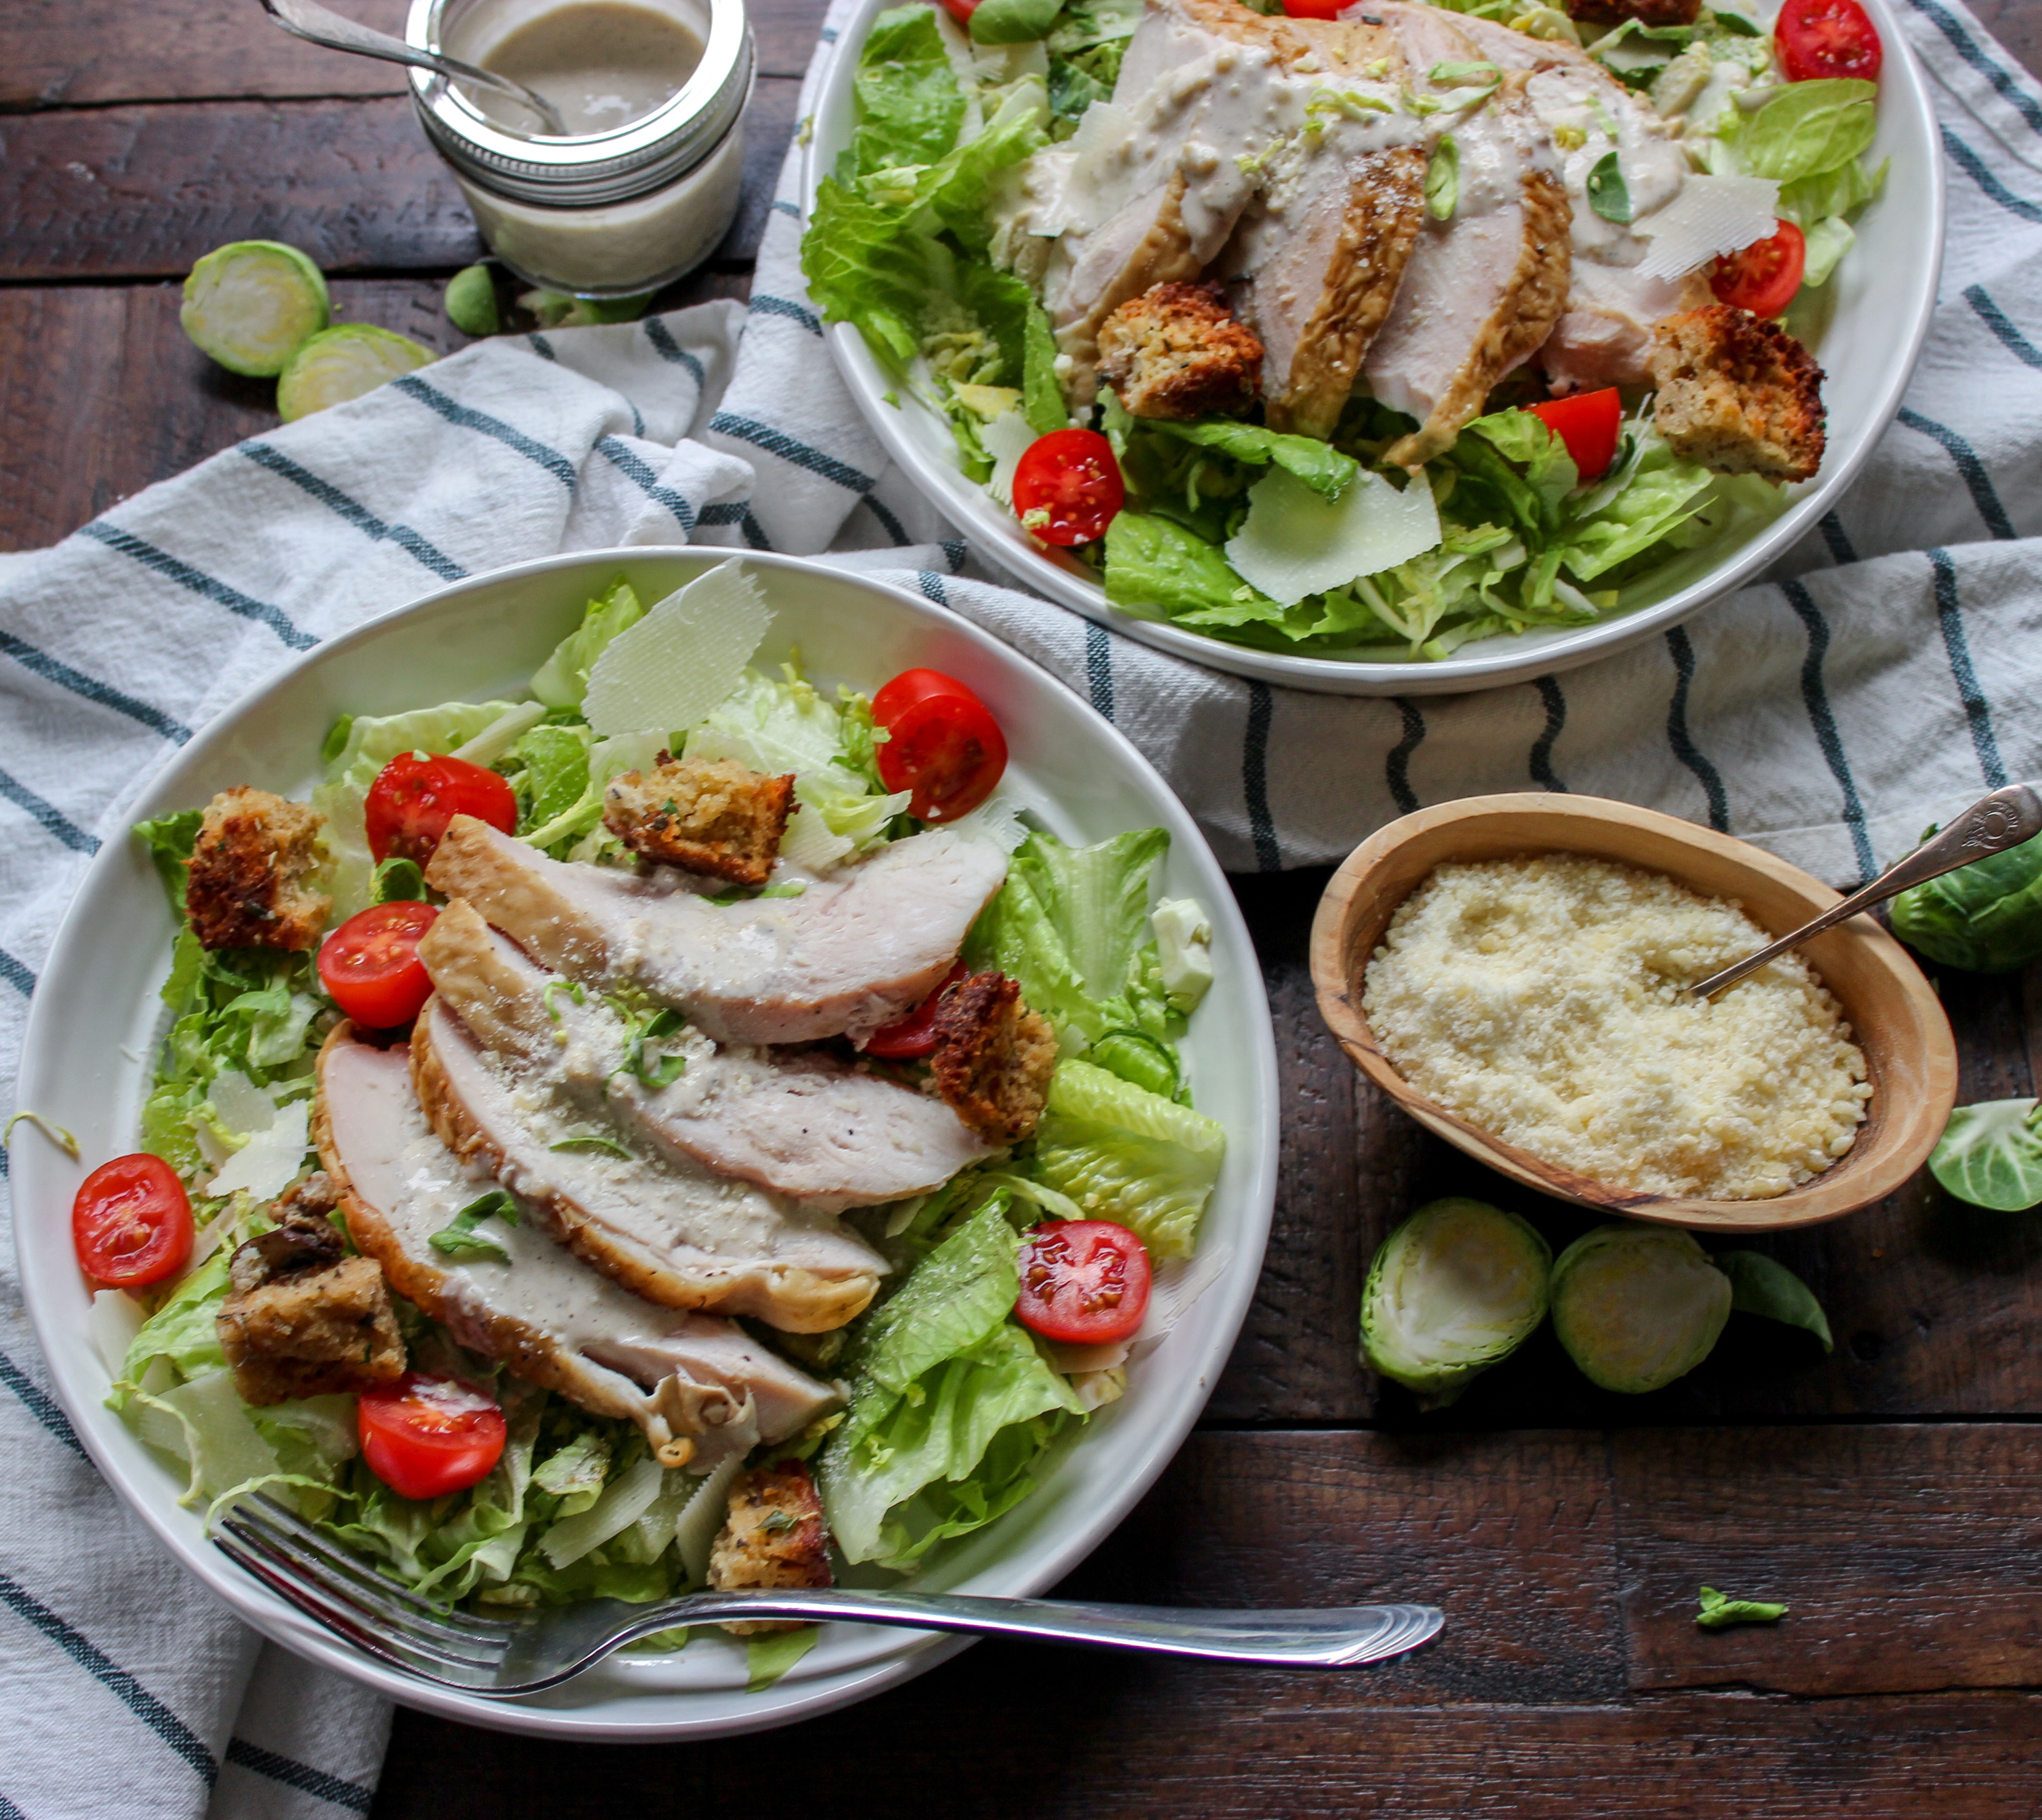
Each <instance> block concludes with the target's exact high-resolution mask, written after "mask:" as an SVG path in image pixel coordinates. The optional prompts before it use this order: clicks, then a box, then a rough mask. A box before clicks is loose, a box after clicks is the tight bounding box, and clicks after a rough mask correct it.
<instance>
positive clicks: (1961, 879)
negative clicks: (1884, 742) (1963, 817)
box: [1890, 828, 2042, 973]
mask: <svg viewBox="0 0 2042 1820" xmlns="http://www.w3.org/2000/svg"><path fill="white" fill-rule="evenodd" d="M1934 832H1935V830H1934V829H1933V828H1931V829H1930V830H1929V833H1931V834H1933V833H1934ZM1890 914H1891V917H1892V920H1893V932H1894V934H1895V935H1898V936H1899V938H1900V939H1901V940H1902V941H1903V942H1905V943H1906V944H1907V946H1909V947H1910V948H1913V949H1915V950H1918V952H1919V953H1922V954H1926V955H1927V956H1928V957H1929V959H1930V960H1932V961H1940V962H1942V964H1943V965H1944V966H1946V967H1960V968H1962V969H1964V971H1965V972H1966V973H2014V972H2016V971H2017V970H2018V969H2021V968H2022V967H2025V966H2026V965H2028V963H2029V962H2030V961H2032V960H2034V959H2035V958H2036V957H2037V956H2042V836H2038V837H2037V838H2036V839H2033V840H2026V841H2023V842H2022V843H2021V845H2020V846H2018V847H2009V848H2008V849H2007V850H2006V852H2004V853H1995V854H1994V855H1991V857H1990V858H1986V859H1975V860H1973V861H1972V862H1971V864H1970V865H1968V866H1959V867H1958V868H1957V869H1956V871H1954V872H1946V873H1944V874H1943V876H1942V877H1941V878H1932V879H1930V880H1929V882H1928V883H1927V884H1925V885H1911V886H1910V887H1909V888H1908V889H1906V890H1905V891H1903V892H1902V893H1900V895H1899V897H1896V898H1895V899H1894V900H1893V908H1892V910H1891V912H1890Z"/></svg>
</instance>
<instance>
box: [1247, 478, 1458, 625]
mask: <svg viewBox="0 0 2042 1820" xmlns="http://www.w3.org/2000/svg"><path fill="white" fill-rule="evenodd" d="M1439 541H1440V511H1439V507H1437V506H1436V505H1435V504H1434V503H1432V488H1429V487H1428V486H1427V485H1426V484H1424V481H1423V480H1414V481H1413V483H1412V484H1410V485H1409V486H1408V487H1406V488H1404V490H1403V491H1401V492H1399V491H1398V489H1397V488H1395V487H1394V486H1393V485H1392V484H1390V482H1389V481H1388V480H1386V479H1385V478H1384V477H1383V476H1382V475H1380V474H1371V473H1366V472H1364V473H1361V474H1357V475H1356V476H1355V478H1354V480H1352V483H1350V484H1349V485H1348V489H1347V491H1345V492H1344V493H1342V494H1341V495H1340V497H1339V499H1334V500H1328V499H1322V498H1321V496H1320V495H1318V494H1317V493H1315V492H1314V491H1312V489H1311V488H1310V487H1308V486H1306V484H1305V483H1304V482H1303V481H1302V480H1298V479H1297V478H1296V477H1295V476H1294V475H1291V474H1289V473H1287V472H1285V471H1284V470H1283V468H1271V469H1270V470H1269V472H1268V473H1267V474H1265V475H1264V476H1262V478H1261V479H1260V480H1257V481H1256V483H1255V484H1254V485H1253V486H1252V487H1251V488H1249V490H1248V518H1247V520H1246V522H1245V523H1243V524H1242V526H1241V530H1239V532H1238V533H1236V535H1235V536H1234V537H1233V540H1232V541H1230V542H1229V544H1228V545H1227V546H1226V560H1228V561H1229V563H1231V564H1233V569H1234V572H1235V574H1237V575H1239V576H1240V577H1241V579H1242V580H1243V581H1245V582H1247V583H1249V584H1250V585H1251V586H1252V587H1257V588H1260V590H1261V591H1263V593H1264V594H1266V595H1268V596H1269V598H1271V600H1273V601H1276V602H1280V603H1281V604H1282V605H1283V606H1296V605H1297V604H1298V602H1299V601H1301V600H1302V599H1303V598H1305V596H1306V595H1308V594H1324V593H1325V591H1326V590H1327V589H1328V588H1329V587H1339V586H1340V584H1341V583H1343V582H1350V581H1353V580H1355V579H1356V578H1357V577H1359V576H1361V575H1379V574H1381V573H1382V571H1383V570H1385V569H1388V568H1395V567H1396V566H1397V565H1398V564H1399V563H1405V562H1409V560H1411V559H1412V557H1413V556H1422V555H1423V554H1424V553H1425V552H1426V551H1427V550H1429V549H1432V548H1433V547H1434V546H1435V545H1436V544H1437V543H1438V542H1439Z"/></svg>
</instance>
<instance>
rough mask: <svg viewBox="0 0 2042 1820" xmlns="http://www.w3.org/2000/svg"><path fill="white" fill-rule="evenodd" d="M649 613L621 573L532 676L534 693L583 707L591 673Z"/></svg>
mask: <svg viewBox="0 0 2042 1820" xmlns="http://www.w3.org/2000/svg"><path fill="white" fill-rule="evenodd" d="M644 617H645V609H644V606H643V605H642V604H641V602H640V601H639V598H638V596H637V593H636V591H634V590H633V587H632V586H631V583H629V581H627V580H625V578H624V577H623V576H622V575H619V576H618V578H617V579H616V580H614V582H612V583H610V586H609V587H606V589H604V590H603V591H602V593H601V594H599V595H597V596H596V597H595V598H594V599H593V600H591V602H589V603H588V606H587V610H585V611H584V612H583V615H582V622H581V624H580V625H578V626H577V627H576V628H575V629H574V630H573V631H572V632H571V633H568V636H567V637H565V638H564V639H562V640H560V644H558V645H557V646H556V648H554V651H553V656H550V657H549V658H548V659H547V660H546V661H545V663H542V664H541V665H540V666H539V669H538V672H537V675H534V676H533V679H532V694H533V698H535V699H536V700H538V701H540V702H544V703H545V705H547V706H548V707H549V708H579V706H580V705H582V698H583V697H584V696H586V695H587V693H588V674H589V671H591V670H592V669H594V668H595V660H596V659H597V658H598V657H600V656H602V654H603V652H605V651H606V650H607V649H608V648H609V646H610V640H612V639H613V638H614V637H616V636H617V635H618V633H620V632H626V631H629V629H631V628H632V627H633V626H634V625H637V623H638V621H640V620H641V619H643V618H644Z"/></svg>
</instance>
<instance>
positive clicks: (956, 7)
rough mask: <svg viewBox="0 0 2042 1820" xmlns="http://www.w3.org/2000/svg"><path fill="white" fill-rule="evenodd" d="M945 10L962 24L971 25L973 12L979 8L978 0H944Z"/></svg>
mask: <svg viewBox="0 0 2042 1820" xmlns="http://www.w3.org/2000/svg"><path fill="white" fill-rule="evenodd" d="M943 10H944V11H945V12H946V13H949V14H950V17H952V18H953V19H954V20H956V21H957V22H958V24H959V25H963V26H966V27H969V25H970V24H971V16H972V14H973V13H976V12H977V10H978V0H943Z"/></svg>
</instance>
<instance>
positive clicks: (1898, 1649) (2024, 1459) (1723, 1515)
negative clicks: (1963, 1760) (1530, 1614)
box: [1612, 1423, 2042, 1695]
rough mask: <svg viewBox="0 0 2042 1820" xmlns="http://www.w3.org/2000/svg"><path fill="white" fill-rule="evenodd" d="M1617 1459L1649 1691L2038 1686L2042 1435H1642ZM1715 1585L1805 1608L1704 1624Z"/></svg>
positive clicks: (1621, 1439) (1971, 1431)
mask: <svg viewBox="0 0 2042 1820" xmlns="http://www.w3.org/2000/svg"><path fill="white" fill-rule="evenodd" d="M1612 1461H1613V1466H1614V1478H1615V1488H1616V1531H1617V1536H1618V1553H1619V1558H1620V1560H1621V1562H1622V1574H1621V1580H1622V1584H1623V1589H1624V1592H1623V1603H1624V1611H1625V1617H1626V1621H1627V1628H1628V1631H1629V1635H1630V1646H1631V1677H1632V1685H1633V1686H1634V1687H1635V1688H1640V1689H1656V1688H1697V1687H1710V1686H1730V1685H1735V1686H1740V1687H1751V1688H1765V1689H1768V1690H1770V1691H1772V1692H1780V1693H1791V1694H1829V1695H1837V1694H1868V1693H1904V1692H1915V1691H1925V1690H1934V1689H1939V1688H1960V1687H1961V1688H1987V1687H2033V1686H2036V1685H2038V1684H2042V1580H2038V1577H2037V1573H2036V1569H2037V1566H2038V1565H2042V1522H2038V1520H2037V1518H2036V1512H2037V1511H2038V1509H2042V1431H2038V1430H2037V1429H2036V1428H2033V1427H2032V1426H2029V1425H2026V1424H1988V1423H1965V1424H1948V1425H1938V1426H1934V1427H1923V1426H1915V1425H1899V1426H1891V1427H1888V1426H1883V1425H1882V1426H1879V1427H1863V1428H1860V1427H1847V1428H1771V1429H1751V1428H1738V1429H1700V1430H1689V1431H1687V1432H1664V1431H1658V1432H1653V1431H1643V1432H1635V1433H1631V1434H1626V1435H1620V1436H1617V1437H1616V1440H1614V1442H1613V1443H1612ZM1705 1582H1706V1583H1707V1584H1708V1585H1712V1586H1715V1588H1717V1589H1718V1590H1719V1591H1721V1592H1726V1593H1728V1594H1730V1596H1733V1597H1739V1598H1755V1599H1774V1600H1784V1602H1785V1603H1787V1604H1788V1605H1789V1606H1790V1607H1791V1608H1792V1609H1791V1610H1790V1611H1789V1612H1788V1615H1787V1617H1786V1618H1784V1619H1782V1620H1781V1621H1780V1623H1778V1624H1756V1625H1739V1626H1738V1627H1734V1628H1733V1629H1730V1630H1724V1631H1704V1630H1702V1629H1701V1628H1700V1627H1698V1626H1697V1625H1696V1623H1695V1621H1694V1618H1695V1612H1696V1592H1697V1590H1698V1589H1699V1588H1700V1586H1701V1585H1703V1584H1704V1583H1705Z"/></svg>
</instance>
